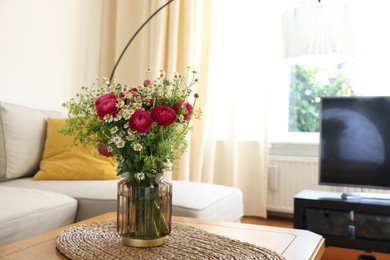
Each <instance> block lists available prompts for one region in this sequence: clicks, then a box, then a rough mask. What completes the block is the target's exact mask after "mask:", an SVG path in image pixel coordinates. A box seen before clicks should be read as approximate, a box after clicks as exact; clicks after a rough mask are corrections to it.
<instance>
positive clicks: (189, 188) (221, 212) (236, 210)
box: [172, 181, 244, 222]
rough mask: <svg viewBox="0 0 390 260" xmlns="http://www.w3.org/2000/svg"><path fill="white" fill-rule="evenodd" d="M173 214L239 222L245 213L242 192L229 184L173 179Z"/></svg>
mask: <svg viewBox="0 0 390 260" xmlns="http://www.w3.org/2000/svg"><path fill="white" fill-rule="evenodd" d="M172 200H173V203H172V204H173V208H172V211H173V213H172V214H173V215H174V216H182V217H191V218H202V219H209V220H219V221H230V222H233V221H234V222H239V221H240V219H241V217H242V216H243V214H244V205H243V200H242V192H241V190H240V189H238V188H232V187H228V186H222V185H216V184H210V183H201V182H189V181H173V198H172Z"/></svg>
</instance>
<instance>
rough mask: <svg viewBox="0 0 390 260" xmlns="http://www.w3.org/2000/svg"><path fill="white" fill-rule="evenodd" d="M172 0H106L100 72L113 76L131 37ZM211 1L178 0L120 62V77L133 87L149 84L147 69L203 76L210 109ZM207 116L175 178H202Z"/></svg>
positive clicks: (202, 91)
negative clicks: (192, 73) (116, 63)
mask: <svg viewBox="0 0 390 260" xmlns="http://www.w3.org/2000/svg"><path fill="white" fill-rule="evenodd" d="M165 3H167V0H164V1H162V0H148V1H146V0H145V1H139V0H117V1H108V0H106V1H103V3H102V4H103V8H102V9H103V12H102V24H101V28H102V34H101V35H102V37H101V61H100V64H101V66H100V75H104V76H106V77H109V76H110V74H111V71H112V69H113V66H114V64H115V62H116V60H117V59H118V57H119V55H120V53H121V52H122V50H123V48H124V47H125V45H126V44H127V42H128V41H129V39H130V37H131V36H132V35H133V34H134V32H136V30H137V29H138V28H139V27H140V26H141V25H142V23H143V22H144V21H146V19H147V18H148V17H149V16H150V15H151V14H152V13H154V12H155V11H156V10H157V9H158V8H159V7H161V6H162V5H164V4H165ZM210 7H211V4H210V2H209V1H201V0H188V1H179V0H176V1H174V2H172V3H171V4H169V6H167V7H166V8H164V9H163V10H162V11H160V12H159V13H158V14H157V15H156V16H155V17H154V18H153V19H152V20H151V21H150V22H149V23H148V24H147V25H146V26H145V27H144V28H143V30H142V31H141V32H140V33H139V34H138V35H137V37H136V38H135V39H134V41H133V42H132V44H131V45H130V47H129V48H128V50H127V51H126V53H125V55H124V56H123V58H122V60H121V62H120V65H119V66H118V68H117V70H116V73H115V76H114V79H115V80H116V81H117V82H122V83H126V84H129V85H132V84H138V83H140V82H143V80H144V77H145V76H146V75H145V69H146V68H148V67H150V68H152V69H155V70H158V69H164V70H165V71H166V72H167V73H168V74H171V73H174V72H176V71H177V72H180V73H186V71H187V66H190V67H192V68H194V69H196V70H197V71H199V74H200V76H201V77H200V81H199V85H198V89H197V92H198V93H199V95H200V96H201V98H200V99H199V100H198V102H197V107H198V108H201V109H202V110H203V111H205V110H206V109H205V97H206V96H207V93H206V90H207V87H206V86H207V75H208V55H209V45H210V39H209V36H210V11H211V10H210ZM203 125H204V123H203V120H200V121H199V120H198V121H196V122H195V121H194V122H193V129H194V130H193V131H192V132H191V136H189V138H190V139H191V140H190V143H191V145H190V148H189V152H188V153H187V154H186V155H184V156H183V158H182V159H181V160H180V162H176V165H175V169H174V172H173V174H172V178H173V179H180V180H196V181H201V180H202V177H201V175H202V166H201V165H202V164H201V162H202V160H201V159H199V158H200V157H201V154H202V153H203V150H202V147H201V143H202V139H203V131H202V130H203Z"/></svg>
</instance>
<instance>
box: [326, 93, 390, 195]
mask: <svg viewBox="0 0 390 260" xmlns="http://www.w3.org/2000/svg"><path fill="white" fill-rule="evenodd" d="M319 173H320V174H319V175H320V180H319V184H322V185H338V186H340V185H342V186H354V187H368V188H390V97H326V98H322V99H321V130H320V172H319Z"/></svg>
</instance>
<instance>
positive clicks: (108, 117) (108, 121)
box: [103, 115, 114, 123]
mask: <svg viewBox="0 0 390 260" xmlns="http://www.w3.org/2000/svg"><path fill="white" fill-rule="evenodd" d="M103 119H104V122H106V123H111V122H112V120H113V119H114V117H113V116H111V115H105V116H104V118H103Z"/></svg>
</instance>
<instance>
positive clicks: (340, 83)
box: [289, 63, 354, 132]
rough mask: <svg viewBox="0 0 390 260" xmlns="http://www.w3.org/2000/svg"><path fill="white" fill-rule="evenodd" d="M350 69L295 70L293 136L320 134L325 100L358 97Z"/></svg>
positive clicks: (342, 65) (291, 110)
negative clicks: (323, 98) (348, 72)
mask: <svg viewBox="0 0 390 260" xmlns="http://www.w3.org/2000/svg"><path fill="white" fill-rule="evenodd" d="M346 67H347V64H345V63H339V64H337V65H335V66H333V67H318V66H307V65H299V64H295V65H292V66H291V71H290V72H291V79H290V97H289V132H319V129H320V105H321V97H327V96H353V95H354V91H353V89H352V86H351V84H350V82H351V80H350V78H349V77H348V75H347V72H346V69H345V68H346Z"/></svg>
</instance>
